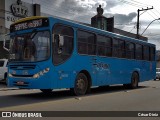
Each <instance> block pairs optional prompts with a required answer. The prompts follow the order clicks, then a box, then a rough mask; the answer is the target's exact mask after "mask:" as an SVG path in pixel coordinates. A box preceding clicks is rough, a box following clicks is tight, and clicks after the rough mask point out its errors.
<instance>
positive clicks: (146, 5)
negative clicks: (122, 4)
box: [130, 0, 152, 7]
mask: <svg viewBox="0 0 160 120" xmlns="http://www.w3.org/2000/svg"><path fill="white" fill-rule="evenodd" d="M130 1H133V2H136V3H138V4H142V5H143V6H145V7H148V6H152V5H148V4H144V3H141V2H138V1H135V0H130Z"/></svg>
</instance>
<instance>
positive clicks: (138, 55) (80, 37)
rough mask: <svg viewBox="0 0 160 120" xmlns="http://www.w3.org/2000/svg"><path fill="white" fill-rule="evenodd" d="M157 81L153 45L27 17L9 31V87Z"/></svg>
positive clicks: (81, 89)
mask: <svg viewBox="0 0 160 120" xmlns="http://www.w3.org/2000/svg"><path fill="white" fill-rule="evenodd" d="M155 76H156V61H155V45H154V44H150V43H147V42H144V41H141V40H137V39H134V38H129V37H126V36H123V35H119V34H115V33H111V32H108V31H104V30H100V29H97V28H93V27H90V26H87V25H83V24H79V23H75V22H73V21H69V20H64V19H59V18H54V17H38V16H34V17H28V18H23V19H21V20H18V21H17V22H15V23H14V24H12V25H11V26H10V47H9V65H8V86H9V87H18V88H26V89H40V90H41V91H42V92H44V93H48V92H51V91H52V90H53V89H61V88H70V90H71V91H72V92H74V94H75V95H84V94H86V93H87V92H89V91H90V88H91V87H92V86H107V85H113V84H123V85H124V86H127V87H130V88H137V87H138V83H139V82H142V81H146V80H152V79H154V78H155Z"/></svg>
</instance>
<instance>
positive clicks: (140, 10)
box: [136, 6, 153, 39]
mask: <svg viewBox="0 0 160 120" xmlns="http://www.w3.org/2000/svg"><path fill="white" fill-rule="evenodd" d="M151 9H153V6H152V7H151V8H148V7H147V9H143V8H142V9H141V10H140V9H138V10H137V12H138V15H137V37H136V38H137V39H139V16H140V15H139V12H140V11H145V10H151Z"/></svg>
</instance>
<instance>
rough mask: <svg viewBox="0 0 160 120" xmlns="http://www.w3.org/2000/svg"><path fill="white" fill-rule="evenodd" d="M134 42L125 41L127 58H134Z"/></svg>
mask: <svg viewBox="0 0 160 120" xmlns="http://www.w3.org/2000/svg"><path fill="white" fill-rule="evenodd" d="M134 51H135V50H134V44H133V43H131V42H126V58H127V59H134V57H135V54H134Z"/></svg>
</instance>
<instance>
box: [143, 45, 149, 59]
mask: <svg viewBox="0 0 160 120" xmlns="http://www.w3.org/2000/svg"><path fill="white" fill-rule="evenodd" d="M143 59H144V60H149V47H148V46H143Z"/></svg>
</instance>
